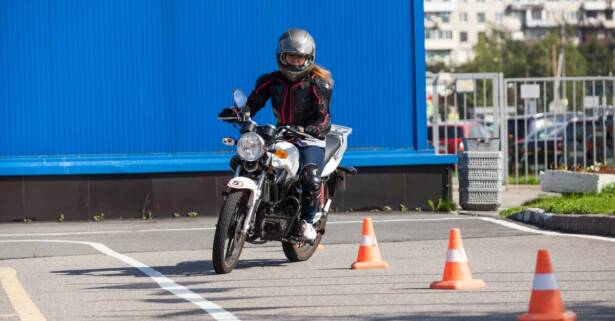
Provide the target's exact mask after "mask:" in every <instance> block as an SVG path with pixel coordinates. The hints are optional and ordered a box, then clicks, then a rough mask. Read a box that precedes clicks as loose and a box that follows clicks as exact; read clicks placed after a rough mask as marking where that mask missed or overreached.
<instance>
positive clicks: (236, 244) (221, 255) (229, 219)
mask: <svg viewBox="0 0 615 321" xmlns="http://www.w3.org/2000/svg"><path fill="white" fill-rule="evenodd" d="M248 196H249V194H248V193H247V192H245V191H234V192H231V193H230V194H229V195H228V197H227V198H226V201H225V202H224V206H223V208H222V211H221V212H220V217H219V218H218V224H217V225H216V235H215V236H214V247H213V251H212V261H213V265H214V270H215V271H216V273H218V274H224V273H229V272H231V271H232V270H233V269H234V268H235V266H236V265H237V262H238V261H239V256H240V255H241V250H242V249H243V245H244V243H245V240H246V235H245V234H242V233H241V227H242V225H243V221H244V219H245V217H246V214H247V213H246V212H247V202H248Z"/></svg>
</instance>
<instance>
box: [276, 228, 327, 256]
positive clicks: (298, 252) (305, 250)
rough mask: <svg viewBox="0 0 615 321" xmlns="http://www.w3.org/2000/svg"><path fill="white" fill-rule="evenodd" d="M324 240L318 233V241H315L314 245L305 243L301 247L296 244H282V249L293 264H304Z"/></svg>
mask: <svg viewBox="0 0 615 321" xmlns="http://www.w3.org/2000/svg"><path fill="white" fill-rule="evenodd" d="M321 239H322V234H321V233H318V236H316V239H315V240H314V244H308V243H303V244H301V246H299V244H296V243H291V242H282V249H283V250H284V255H285V256H286V258H287V259H288V260H289V261H291V262H302V261H306V260H307V259H309V258H310V257H312V255H313V254H314V252H315V251H316V249H317V248H318V245H319V244H320V240H321Z"/></svg>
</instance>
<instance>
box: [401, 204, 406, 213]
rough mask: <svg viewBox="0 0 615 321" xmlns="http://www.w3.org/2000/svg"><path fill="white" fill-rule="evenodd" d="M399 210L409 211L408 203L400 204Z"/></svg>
mask: <svg viewBox="0 0 615 321" xmlns="http://www.w3.org/2000/svg"><path fill="white" fill-rule="evenodd" d="M399 211H400V212H407V211H408V206H406V204H399Z"/></svg>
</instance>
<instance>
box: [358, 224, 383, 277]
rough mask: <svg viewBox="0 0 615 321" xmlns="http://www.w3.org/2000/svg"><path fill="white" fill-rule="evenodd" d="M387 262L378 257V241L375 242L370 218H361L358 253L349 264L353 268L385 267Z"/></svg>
mask: <svg viewBox="0 0 615 321" xmlns="http://www.w3.org/2000/svg"><path fill="white" fill-rule="evenodd" d="M388 267H389V264H388V263H387V262H385V261H383V260H382V258H381V257H380V250H379V249H378V242H376V234H375V233H374V227H373V226H372V219H371V218H369V217H366V218H364V219H363V230H362V232H361V243H360V245H359V255H357V260H356V261H355V262H354V263H352V265H351V266H350V268H351V269H353V270H366V269H386V268H388Z"/></svg>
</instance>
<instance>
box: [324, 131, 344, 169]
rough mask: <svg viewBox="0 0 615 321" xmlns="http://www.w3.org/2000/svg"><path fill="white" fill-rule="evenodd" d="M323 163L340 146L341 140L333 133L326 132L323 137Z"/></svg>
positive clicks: (326, 161)
mask: <svg viewBox="0 0 615 321" xmlns="http://www.w3.org/2000/svg"><path fill="white" fill-rule="evenodd" d="M325 144H326V146H325V165H326V164H327V163H328V162H329V160H330V159H331V158H332V157H333V155H335V152H337V150H338V149H339V148H340V147H341V146H342V141H341V140H340V138H339V137H338V136H337V135H335V134H328V135H327V136H326V137H325Z"/></svg>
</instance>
